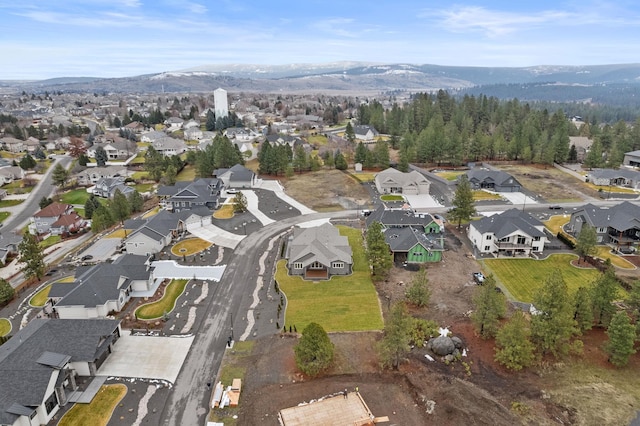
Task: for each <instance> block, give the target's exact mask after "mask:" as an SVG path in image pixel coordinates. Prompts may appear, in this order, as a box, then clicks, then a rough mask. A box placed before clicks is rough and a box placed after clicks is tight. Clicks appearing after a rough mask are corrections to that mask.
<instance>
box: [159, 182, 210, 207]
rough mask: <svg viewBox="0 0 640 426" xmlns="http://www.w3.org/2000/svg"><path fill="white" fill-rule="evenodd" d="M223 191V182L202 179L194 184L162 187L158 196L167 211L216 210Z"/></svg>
mask: <svg viewBox="0 0 640 426" xmlns="http://www.w3.org/2000/svg"><path fill="white" fill-rule="evenodd" d="M221 189H222V181H220V180H219V179H216V178H201V179H197V180H195V181H193V182H176V184H175V185H170V186H161V187H160V188H158V191H157V195H158V197H160V199H161V200H160V205H161V206H163V208H165V209H167V210H172V211H174V212H179V211H181V210H191V209H193V208H195V207H206V208H208V209H211V210H213V209H215V208H217V207H218V198H219V197H220V191H221Z"/></svg>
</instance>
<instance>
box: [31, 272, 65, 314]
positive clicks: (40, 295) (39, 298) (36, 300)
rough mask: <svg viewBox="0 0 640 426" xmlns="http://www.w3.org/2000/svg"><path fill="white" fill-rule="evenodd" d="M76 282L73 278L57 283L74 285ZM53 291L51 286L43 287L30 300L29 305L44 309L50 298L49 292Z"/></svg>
mask: <svg viewBox="0 0 640 426" xmlns="http://www.w3.org/2000/svg"><path fill="white" fill-rule="evenodd" d="M74 281H75V279H74V277H73V276H69V277H65V278H61V279H59V280H58V281H56V282H57V283H73V282H74ZM50 290H51V284H49V285H47V286H45V287H43V288H42V289H41V290H40V291H39V292H37V293H36V294H34V295H33V297H32V298H31V299H30V300H29V305H31V306H36V307H42V306H44V304H45V303H47V299H48V298H49V291H50Z"/></svg>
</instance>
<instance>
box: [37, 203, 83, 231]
mask: <svg viewBox="0 0 640 426" xmlns="http://www.w3.org/2000/svg"><path fill="white" fill-rule="evenodd" d="M65 216H69V217H70V219H71V222H73V223H75V217H76V216H77V213H76V212H75V211H74V210H73V206H72V205H71V204H62V203H51V204H49V205H48V206H47V207H45V208H44V209H41V210H40V211H38V212H36V213H35V214H34V215H33V216H32V217H31V221H30V223H29V232H31V233H32V234H47V233H49V232H51V227H52V226H53V224H54V223H56V222H58V221H59V220H60V219H61V218H63V217H65ZM71 222H65V223H69V224H70V223H71Z"/></svg>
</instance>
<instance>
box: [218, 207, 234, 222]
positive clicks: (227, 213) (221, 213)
mask: <svg viewBox="0 0 640 426" xmlns="http://www.w3.org/2000/svg"><path fill="white" fill-rule="evenodd" d="M233 215H234V213H233V205H232V204H224V205H222V206H221V207H220V208H219V209H218V210H216V211H215V212H214V213H213V217H215V218H216V219H231V218H232V217H233Z"/></svg>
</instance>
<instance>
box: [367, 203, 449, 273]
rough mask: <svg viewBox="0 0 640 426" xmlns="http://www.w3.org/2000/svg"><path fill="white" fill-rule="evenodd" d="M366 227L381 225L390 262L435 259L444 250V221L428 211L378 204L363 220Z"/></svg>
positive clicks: (423, 261)
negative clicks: (390, 255) (377, 223)
mask: <svg viewBox="0 0 640 426" xmlns="http://www.w3.org/2000/svg"><path fill="white" fill-rule="evenodd" d="M365 222H366V225H367V228H368V227H369V226H371V225H372V224H373V223H374V222H379V223H380V224H381V225H382V229H383V233H384V238H385V242H386V243H387V244H388V245H389V249H390V250H391V252H392V253H393V257H394V261H396V262H408V263H425V262H439V261H441V260H442V252H443V251H444V237H443V233H444V222H443V221H442V219H438V218H435V217H434V216H432V215H430V214H428V213H415V212H414V211H413V210H410V209H404V208H402V209H388V208H386V207H385V206H384V205H381V206H379V207H378V208H377V209H376V210H374V211H373V212H371V214H369V216H367V218H366V219H365Z"/></svg>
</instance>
